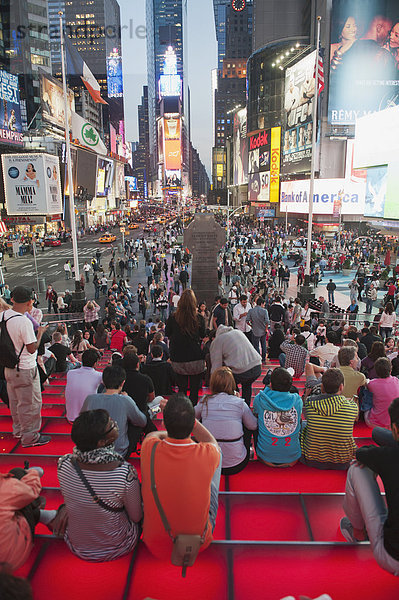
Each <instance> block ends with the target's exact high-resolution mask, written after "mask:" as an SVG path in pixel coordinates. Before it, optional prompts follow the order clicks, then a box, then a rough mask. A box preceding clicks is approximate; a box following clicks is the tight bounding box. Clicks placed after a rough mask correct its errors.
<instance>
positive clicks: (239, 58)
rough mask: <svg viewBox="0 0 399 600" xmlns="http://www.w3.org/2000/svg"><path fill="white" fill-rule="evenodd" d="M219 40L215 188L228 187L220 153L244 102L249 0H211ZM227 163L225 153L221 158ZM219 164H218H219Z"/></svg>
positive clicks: (250, 13)
mask: <svg viewBox="0 0 399 600" xmlns="http://www.w3.org/2000/svg"><path fill="white" fill-rule="evenodd" d="M213 6H214V16H215V28H216V39H217V43H218V72H217V83H216V85H213V90H212V91H213V94H214V98H213V102H214V141H213V145H214V149H213V155H214V156H213V164H214V165H216V171H215V170H214V169H213V171H212V183H213V188H214V189H223V188H226V186H227V179H226V173H223V175H222V174H221V170H222V169H221V166H220V165H221V158H220V157H221V154H222V152H224V154H225V155H226V153H227V140H228V138H229V137H231V136H232V133H233V122H234V116H233V113H234V112H235V110H237V109H238V108H240V107H244V106H245V104H246V77H247V65H246V62H247V59H248V57H249V55H250V54H251V49H252V29H253V3H252V0H248V1H247V2H246V1H245V0H229V1H227V0H214V3H213ZM223 162H224V163H225V162H226V156H225V157H224V159H223ZM218 165H219V166H218Z"/></svg>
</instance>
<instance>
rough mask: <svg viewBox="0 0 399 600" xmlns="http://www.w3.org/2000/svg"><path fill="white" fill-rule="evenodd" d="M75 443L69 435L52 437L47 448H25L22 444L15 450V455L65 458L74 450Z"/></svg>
mask: <svg viewBox="0 0 399 600" xmlns="http://www.w3.org/2000/svg"><path fill="white" fill-rule="evenodd" d="M73 446H74V444H73V442H72V440H71V437H70V436H69V435H64V434H60V435H54V434H53V435H52V436H51V441H50V442H49V443H48V444H46V445H45V446H31V447H29V448H23V447H22V445H21V444H19V446H18V447H17V448H16V449H15V454H33V455H35V456H40V455H49V456H63V455H64V454H69V453H70V452H72V449H73Z"/></svg>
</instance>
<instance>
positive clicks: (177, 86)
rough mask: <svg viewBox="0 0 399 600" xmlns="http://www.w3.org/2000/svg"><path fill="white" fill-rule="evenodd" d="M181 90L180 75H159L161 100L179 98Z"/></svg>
mask: <svg viewBox="0 0 399 600" xmlns="http://www.w3.org/2000/svg"><path fill="white" fill-rule="evenodd" d="M181 89H182V86H181V77H180V75H160V77H159V95H160V97H161V98H164V97H165V96H175V97H178V96H181Z"/></svg>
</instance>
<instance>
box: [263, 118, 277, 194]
mask: <svg viewBox="0 0 399 600" xmlns="http://www.w3.org/2000/svg"><path fill="white" fill-rule="evenodd" d="M280 160H281V127H272V130H271V141H270V202H278V201H279V200H280ZM259 162H260V159H259ZM259 168H260V167H259Z"/></svg>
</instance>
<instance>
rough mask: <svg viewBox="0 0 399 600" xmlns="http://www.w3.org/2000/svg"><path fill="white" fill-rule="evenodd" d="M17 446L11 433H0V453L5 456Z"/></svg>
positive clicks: (16, 440)
mask: <svg viewBox="0 0 399 600" xmlns="http://www.w3.org/2000/svg"><path fill="white" fill-rule="evenodd" d="M17 444H18V439H16V438H15V437H13V435H12V433H0V453H2V454H7V453H8V452H11V450H12V449H13V448H14V447H15V446H16V445H17Z"/></svg>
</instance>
